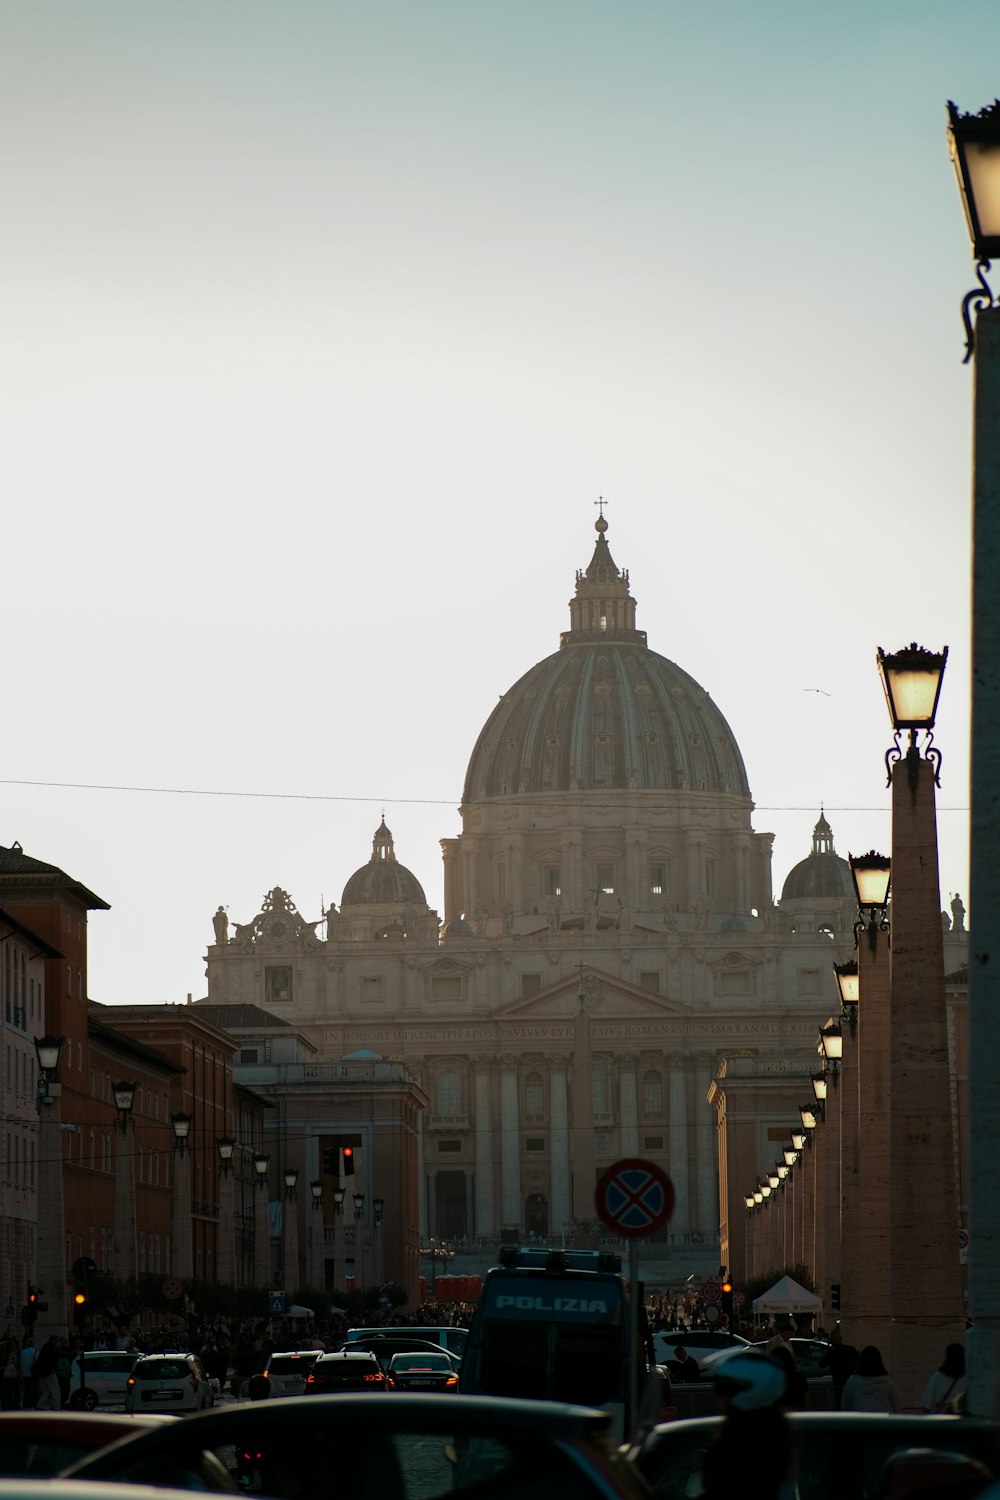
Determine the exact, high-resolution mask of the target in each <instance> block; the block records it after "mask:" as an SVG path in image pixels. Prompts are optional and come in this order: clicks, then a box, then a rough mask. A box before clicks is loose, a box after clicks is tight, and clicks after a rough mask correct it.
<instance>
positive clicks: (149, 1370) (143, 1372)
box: [132, 1359, 191, 1380]
mask: <svg viewBox="0 0 1000 1500" xmlns="http://www.w3.org/2000/svg"><path fill="white" fill-rule="evenodd" d="M132 1374H133V1375H134V1376H135V1378H136V1380H183V1379H184V1377H185V1376H186V1375H190V1374H191V1366H190V1365H189V1364H187V1363H186V1362H185V1361H184V1360H182V1359H140V1361H139V1363H138V1364H137V1365H136V1367H135V1369H134V1370H133V1371H132Z"/></svg>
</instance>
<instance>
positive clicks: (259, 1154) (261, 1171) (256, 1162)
mask: <svg viewBox="0 0 1000 1500" xmlns="http://www.w3.org/2000/svg"><path fill="white" fill-rule="evenodd" d="M270 1165H271V1158H270V1156H269V1155H268V1154H267V1152H266V1151H255V1152H254V1154H253V1169H254V1171H255V1172H256V1174H257V1176H256V1177H255V1179H254V1181H255V1182H256V1184H257V1186H258V1187H259V1188H263V1189H264V1190H265V1192H266V1191H267V1169H268V1167H269V1166H270Z"/></svg>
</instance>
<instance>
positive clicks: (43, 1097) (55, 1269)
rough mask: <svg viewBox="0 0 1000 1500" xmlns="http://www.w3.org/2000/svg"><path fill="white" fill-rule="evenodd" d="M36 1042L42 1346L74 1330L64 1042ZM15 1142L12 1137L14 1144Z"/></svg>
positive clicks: (48, 1039) (58, 1039)
mask: <svg viewBox="0 0 1000 1500" xmlns="http://www.w3.org/2000/svg"><path fill="white" fill-rule="evenodd" d="M34 1042H35V1056H36V1058H37V1059H38V1087H37V1090H36V1093H35V1104H36V1107H37V1109H38V1157H39V1160H40V1161H41V1162H42V1163H43V1164H45V1165H43V1167H42V1170H41V1171H40V1172H39V1173H38V1197H37V1214H38V1223H37V1230H36V1237H35V1257H34V1259H35V1269H34V1274H35V1277H36V1279H37V1284H38V1285H39V1286H43V1287H48V1288H50V1293H49V1297H48V1298H47V1299H46V1298H42V1299H41V1301H42V1302H43V1303H46V1308H45V1311H44V1312H43V1313H41V1315H40V1317H41V1323H40V1325H39V1326H38V1327H37V1328H33V1330H32V1331H33V1332H35V1334H36V1337H37V1338H38V1342H39V1347H40V1346H41V1344H42V1343H43V1342H44V1340H45V1337H46V1336H47V1335H49V1334H53V1333H58V1334H65V1333H66V1332H67V1331H68V1330H67V1324H66V1321H65V1317H66V1315H65V1312H64V1310H63V1308H64V1304H63V1299H62V1297H61V1296H59V1295H57V1291H58V1288H60V1287H62V1286H63V1285H64V1284H65V1281H66V1261H65V1254H66V1252H65V1245H66V1213H65V1203H64V1198H63V1173H62V1126H61V1124H60V1118H59V1097H60V1095H61V1094H62V1084H61V1083H60V1082H59V1080H58V1077H57V1074H58V1071H59V1059H60V1057H61V1056H62V1049H63V1038H62V1037H61V1036H49V1035H48V1034H47V1033H46V1035H45V1036H36V1037H35V1039H34ZM8 1056H9V1049H8ZM9 1140H10V1137H9V1136H8V1144H9ZM32 1311H35V1309H32Z"/></svg>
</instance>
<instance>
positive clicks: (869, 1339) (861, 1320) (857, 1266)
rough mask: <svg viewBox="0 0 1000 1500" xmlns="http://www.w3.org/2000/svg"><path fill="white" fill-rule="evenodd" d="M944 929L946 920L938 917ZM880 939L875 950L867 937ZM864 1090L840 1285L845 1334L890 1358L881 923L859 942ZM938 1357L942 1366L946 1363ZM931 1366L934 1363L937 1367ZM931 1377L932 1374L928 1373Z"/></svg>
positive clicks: (887, 1056)
mask: <svg viewBox="0 0 1000 1500" xmlns="http://www.w3.org/2000/svg"><path fill="white" fill-rule="evenodd" d="M937 923H938V930H939V931H940V925H941V918H940V916H939V917H938V918H937ZM869 933H872V934H873V936H874V947H873V946H872V942H871V941H870V939H869ZM858 995H859V1001H858V1042H857V1054H858V1095H859V1098H860V1101H861V1105H860V1112H859V1120H858V1125H859V1138H860V1141H861V1151H862V1153H863V1155H862V1157H861V1172H860V1176H859V1179H858V1212H857V1215H856V1216H855V1218H854V1221H853V1223H852V1224H851V1226H850V1233H851V1236H853V1237H855V1238H856V1244H855V1245H854V1246H852V1247H851V1248H850V1249H849V1253H848V1265H849V1266H850V1267H851V1268H852V1278H855V1279H852V1281H851V1282H848V1281H847V1280H846V1272H845V1277H844V1278H843V1279H842V1282H841V1288H842V1290H841V1306H842V1309H843V1322H844V1328H845V1337H846V1338H847V1340H848V1342H849V1343H852V1344H854V1345H855V1346H856V1347H857V1348H858V1349H861V1348H864V1346H865V1345H866V1344H874V1345H875V1346H876V1348H877V1349H879V1350H881V1353H882V1358H883V1359H884V1360H886V1361H888V1358H889V1286H890V1282H891V1281H892V1277H893V1274H894V1268H893V1264H892V1236H891V1232H890V1225H889V1178H890V1175H891V1171H892V1160H891V1147H892V1136H891V1116H892V1028H891V1026H890V1019H889V934H888V933H887V932H880V931H879V930H878V929H877V927H875V928H871V927H870V928H869V929H868V930H867V931H866V932H863V933H862V934H861V937H860V939H859V942H858ZM940 1362H941V1360H940V1358H939V1359H938V1361H937V1363H938V1364H940ZM931 1368H932V1369H934V1368H936V1366H933V1365H932V1366H931ZM924 1378H925V1380H926V1378H927V1377H926V1375H925V1377H924Z"/></svg>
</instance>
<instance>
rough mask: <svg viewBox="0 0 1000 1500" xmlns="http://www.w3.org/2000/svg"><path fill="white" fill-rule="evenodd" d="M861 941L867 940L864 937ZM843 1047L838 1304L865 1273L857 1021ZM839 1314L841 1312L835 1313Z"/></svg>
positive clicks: (845, 1030)
mask: <svg viewBox="0 0 1000 1500" xmlns="http://www.w3.org/2000/svg"><path fill="white" fill-rule="evenodd" d="M863 941H867V939H864V940H863ZM842 1029H843V1033H844V1047H843V1057H842V1058H841V1063H840V1083H839V1085H838V1089H839V1093H840V1275H839V1276H833V1277H831V1280H832V1281H839V1282H840V1293H841V1306H842V1308H846V1307H847V1305H848V1304H847V1302H845V1301H844V1295H845V1293H846V1294H848V1295H850V1292H851V1290H852V1289H853V1291H854V1292H855V1295H857V1292H858V1288H859V1287H860V1284H861V1277H862V1276H863V1275H864V1244H863V1238H862V1237H863V1229H864V1226H863V1225H862V1223H861V1202H860V1170H861V1167H860V1155H859V1142H860V1138H861V1137H860V1128H861V1127H860V1121H859V1109H860V1101H859V1096H858V1041H857V1022H856V1020H855V1027H854V1031H853V1033H852V1031H851V1028H850V1027H849V1025H848V1023H847V1021H846V1020H845V1021H844V1023H843V1027H842ZM837 1316H838V1317H839V1316H840V1314H839V1313H838V1314H837Z"/></svg>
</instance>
